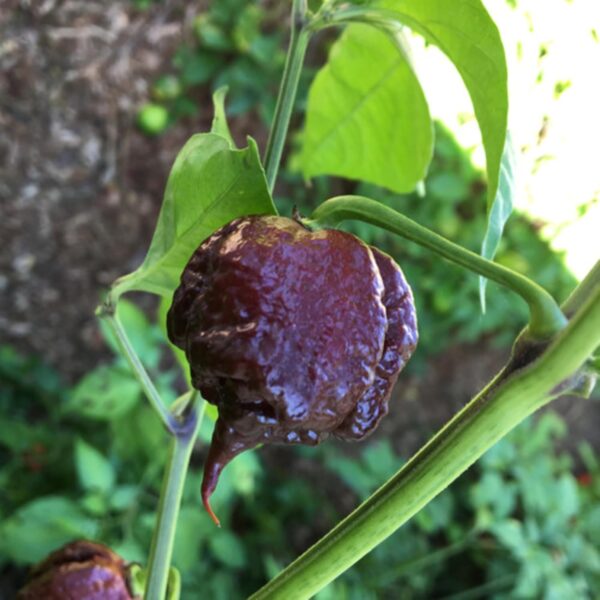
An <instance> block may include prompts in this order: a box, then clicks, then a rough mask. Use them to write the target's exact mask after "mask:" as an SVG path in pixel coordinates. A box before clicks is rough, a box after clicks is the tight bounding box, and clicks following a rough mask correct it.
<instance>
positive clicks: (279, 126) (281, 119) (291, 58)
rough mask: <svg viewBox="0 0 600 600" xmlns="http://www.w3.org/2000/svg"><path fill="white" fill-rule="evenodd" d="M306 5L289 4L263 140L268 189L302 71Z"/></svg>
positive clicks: (301, 1)
mask: <svg viewBox="0 0 600 600" xmlns="http://www.w3.org/2000/svg"><path fill="white" fill-rule="evenodd" d="M307 14H308V8H307V3H306V0H294V4H293V7H292V24H291V33H290V45H289V47H288V52H287V58H286V62H285V68H284V71H283V78H282V80H281V87H280V88H279V95H278V97H277V104H276V105H275V115H274V117H273V126H272V128H271V133H270V135H269V141H268V142H267V149H266V152H265V157H264V163H265V172H266V176H267V183H268V185H269V190H270V191H271V192H272V191H273V188H274V187H275V181H276V179H277V173H278V172H279V165H280V163H281V155H282V154H283V147H284V144H285V138H286V136H287V132H288V128H289V125H290V119H291V117H292V110H293V108H294V102H295V99H296V94H297V92H298V83H299V82H300V75H301V74H302V66H303V64H304V57H305V56H306V49H307V48H308V42H309V40H310V33H309V30H308V28H307V27H306V17H307Z"/></svg>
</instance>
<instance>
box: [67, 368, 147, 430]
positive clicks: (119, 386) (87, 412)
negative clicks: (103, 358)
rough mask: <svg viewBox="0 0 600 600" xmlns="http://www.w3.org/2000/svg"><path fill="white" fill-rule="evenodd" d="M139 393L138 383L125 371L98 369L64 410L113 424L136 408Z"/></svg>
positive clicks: (73, 395)
mask: <svg viewBox="0 0 600 600" xmlns="http://www.w3.org/2000/svg"><path fill="white" fill-rule="evenodd" d="M140 391H141V390H140V385H139V383H138V382H137V381H136V380H135V379H134V378H133V376H132V375H130V374H129V372H127V371H126V370H124V369H122V368H120V367H118V366H101V367H98V368H97V369H94V370H93V371H92V372H91V373H88V374H87V375H86V376H85V377H84V378H83V379H81V381H80V382H79V383H78V384H77V385H76V386H75V389H74V390H73V392H72V393H71V396H70V398H69V400H68V402H67V404H66V406H65V407H64V410H65V412H67V413H74V414H77V415H81V416H83V417H87V418H88V419H96V420H99V421H112V420H114V419H118V418H119V417H121V416H123V415H124V414H126V413H127V412H129V411H130V410H131V409H132V408H133V407H134V406H135V404H136V403H137V401H138V399H139V397H140Z"/></svg>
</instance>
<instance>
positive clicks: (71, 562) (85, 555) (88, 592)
mask: <svg viewBox="0 0 600 600" xmlns="http://www.w3.org/2000/svg"><path fill="white" fill-rule="evenodd" d="M132 598H133V596H132V595H131V593H130V591H129V589H128V587H127V576H126V565H125V562H124V561H123V559H122V558H121V557H120V556H119V555H117V554H115V553H114V552H113V551H112V550H110V548H107V547H106V546H103V545H102V544H96V543H94V542H88V541H86V540H79V541H77V542H72V543H70V544H67V545H66V546H63V547H62V548H60V549H59V550H56V551H55V552H53V553H52V554H50V555H49V556H48V557H47V558H46V559H45V560H44V561H43V562H41V563H40V564H39V565H37V566H36V567H34V568H33V570H32V572H31V574H30V577H29V583H28V584H27V585H26V586H25V587H24V588H23V589H22V590H20V591H19V593H18V594H17V600H41V599H43V600H132Z"/></svg>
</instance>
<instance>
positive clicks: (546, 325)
mask: <svg viewBox="0 0 600 600" xmlns="http://www.w3.org/2000/svg"><path fill="white" fill-rule="evenodd" d="M348 219H353V220H358V221H364V222H365V223H371V224H372V225H376V226H378V227H382V228H383V229H387V230H388V231H391V232H392V233H395V234H398V235H400V236H402V237H404V238H406V239H408V240H411V241H413V242H415V243H417V244H419V245H421V246H424V247H425V248H428V249H429V250H432V251H433V252H435V253H437V254H439V255H440V256H442V257H444V258H445V259H447V260H449V261H451V262H454V263H456V264H458V265H460V266H462V267H465V268H466V269H469V270H470V271H473V272H475V273H478V274H479V275H483V276H484V277H487V278H488V279H491V280H492V281H495V282H496V283H499V284H500V285H503V286H504V287H507V288H508V289H510V290H512V291H513V292H515V293H517V294H518V295H519V296H521V298H523V300H525V302H527V304H528V306H529V312H530V319H529V328H528V336H529V337H530V338H531V339H534V340H546V339H548V338H550V337H552V336H553V335H555V334H556V333H557V332H559V331H560V330H561V329H562V328H563V327H564V326H565V325H566V323H567V320H566V318H565V316H564V315H563V313H562V312H561V310H560V307H559V306H558V304H557V303H556V301H555V300H554V298H553V297H552V296H551V295H550V294H549V293H548V292H547V291H546V290H544V289H543V288H542V287H540V286H539V285H538V284H537V283H535V282H533V281H531V280H530V279H528V278H527V277H525V276H523V275H521V274H520V273H517V272H515V271H513V270H511V269H508V268H507V267H504V266H502V265H499V264H497V263H495V262H492V261H490V260H487V259H485V258H483V257H481V256H479V255H478V254H475V253H474V252H471V251H470V250H467V249H466V248H463V247H462V246H459V245H457V244H454V243H453V242H451V241H449V240H447V239H445V238H443V237H442V236H440V235H438V234H437V233H434V232H433V231H431V230H429V229H427V228H426V227H423V226H421V225H419V224H418V223H415V222H414V221H412V220H411V219H409V218H408V217H405V216H404V215H402V214H400V213H398V212H397V211H395V210H393V209H391V208H389V207H387V206H385V205H383V204H381V203H380V202H376V201H375V200H371V199H369V198H364V197H362V196H339V197H337V198H332V199H331V200H327V201H326V202H324V203H323V204H321V205H320V206H319V207H318V208H317V209H316V210H315V212H314V213H313V215H312V217H311V219H310V220H308V221H307V224H309V225H310V224H311V223H313V224H315V225H317V226H337V225H338V224H339V223H340V222H342V221H345V220H348Z"/></svg>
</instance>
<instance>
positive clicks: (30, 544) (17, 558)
mask: <svg viewBox="0 0 600 600" xmlns="http://www.w3.org/2000/svg"><path fill="white" fill-rule="evenodd" d="M96 534H97V525H96V522H95V521H94V520H93V519H90V518H89V517H87V516H86V515H84V514H83V512H82V511H81V509H80V508H79V506H78V505H77V504H75V503H74V502H73V501H71V500H68V499H67V498H62V497H60V496H46V497H44V498H38V499H37V500H34V501H33V502H30V503H29V504H25V505H24V506H22V507H21V508H20V509H19V510H18V511H17V512H16V513H13V514H12V515H11V516H10V517H9V518H8V519H6V520H5V521H4V522H3V523H2V525H1V526H0V554H3V555H4V556H7V557H9V558H10V559H11V560H13V561H14V562H16V563H18V564H22V563H25V564H28V563H32V562H37V561H39V560H41V559H42V558H43V557H44V556H46V555H47V554H48V553H49V552H51V551H52V550H56V548H58V547H59V546H62V545H63V544H65V543H67V542H70V541H72V540H74V539H78V538H86V539H93V538H94V537H95V536H96Z"/></svg>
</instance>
